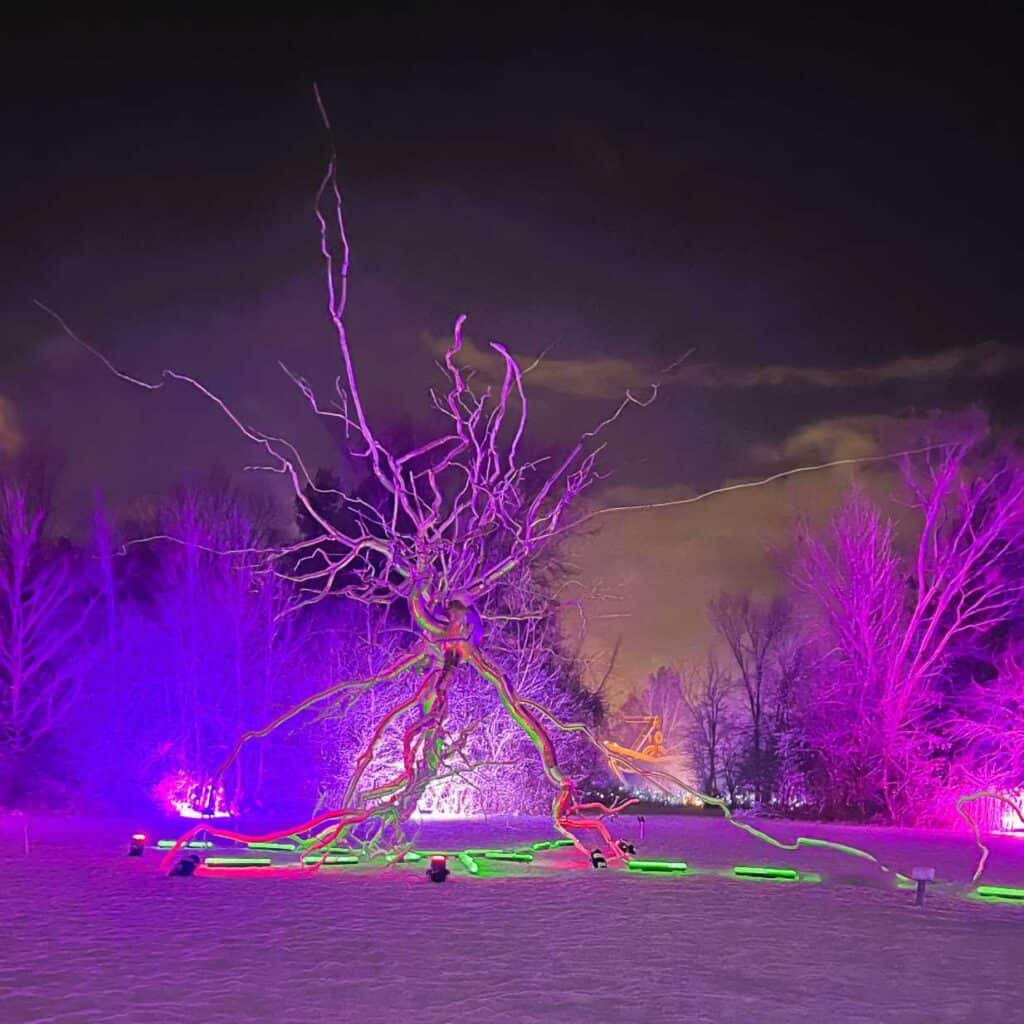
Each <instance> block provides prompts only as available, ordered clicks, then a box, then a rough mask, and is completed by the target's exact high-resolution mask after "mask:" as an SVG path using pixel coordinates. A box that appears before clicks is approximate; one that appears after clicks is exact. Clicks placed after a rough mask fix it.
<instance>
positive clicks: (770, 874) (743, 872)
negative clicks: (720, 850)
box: [732, 867, 800, 881]
mask: <svg viewBox="0 0 1024 1024" xmlns="http://www.w3.org/2000/svg"><path fill="white" fill-rule="evenodd" d="M732 873H733V874H734V875H739V876H740V877H741V878H788V879H790V880H791V881H797V880H798V879H799V878H800V875H799V874H798V873H797V872H796V871H794V870H793V869H792V868H760V867H735V868H733V869H732Z"/></svg>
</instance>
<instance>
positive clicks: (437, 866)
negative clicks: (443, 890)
mask: <svg viewBox="0 0 1024 1024" xmlns="http://www.w3.org/2000/svg"><path fill="white" fill-rule="evenodd" d="M450 874H451V872H450V871H449V870H448V858H447V857H446V856H445V855H444V854H443V853H436V854H434V856H432V857H431V858H430V867H428V868H427V878H429V879H430V880H431V881H432V882H443V881H445V880H446V879H447V878H448V876H449V875H450Z"/></svg>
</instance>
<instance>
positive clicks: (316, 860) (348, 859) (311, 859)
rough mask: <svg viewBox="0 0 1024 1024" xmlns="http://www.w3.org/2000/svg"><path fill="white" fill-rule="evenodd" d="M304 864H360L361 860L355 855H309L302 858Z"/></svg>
mask: <svg viewBox="0 0 1024 1024" xmlns="http://www.w3.org/2000/svg"><path fill="white" fill-rule="evenodd" d="M302 863H303V864H320V863H323V864H358V863H359V858H358V857H357V856H356V855H355V854H354V853H328V854H323V853H307V854H306V855H305V856H304V857H303V858H302Z"/></svg>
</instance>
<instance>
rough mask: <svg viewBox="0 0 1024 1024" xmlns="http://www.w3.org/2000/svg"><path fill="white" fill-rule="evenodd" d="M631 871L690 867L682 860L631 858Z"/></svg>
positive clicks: (670, 869) (629, 865)
mask: <svg viewBox="0 0 1024 1024" xmlns="http://www.w3.org/2000/svg"><path fill="white" fill-rule="evenodd" d="M627 866H628V867H629V870H630V871H663V872H671V871H686V870H688V867H687V865H686V863H685V862H684V861H681V860H631V861H629V862H628V865H627Z"/></svg>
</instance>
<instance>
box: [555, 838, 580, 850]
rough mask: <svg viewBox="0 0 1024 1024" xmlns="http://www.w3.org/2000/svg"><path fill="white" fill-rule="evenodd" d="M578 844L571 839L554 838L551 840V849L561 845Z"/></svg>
mask: <svg viewBox="0 0 1024 1024" xmlns="http://www.w3.org/2000/svg"><path fill="white" fill-rule="evenodd" d="M575 845H576V844H575V843H574V842H573V841H572V840H571V839H553V840H552V841H551V849H552V850H555V849H558V848H559V847H561V846H575Z"/></svg>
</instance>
